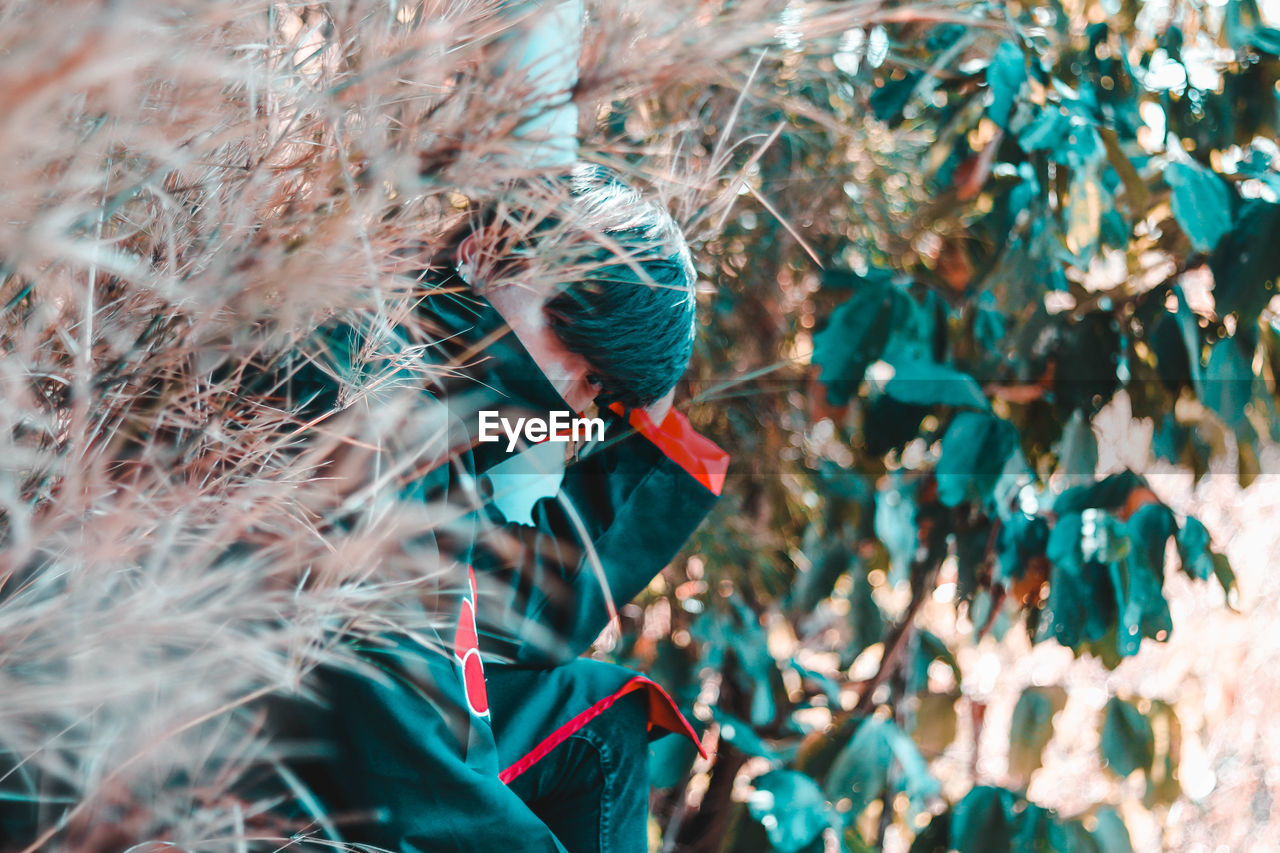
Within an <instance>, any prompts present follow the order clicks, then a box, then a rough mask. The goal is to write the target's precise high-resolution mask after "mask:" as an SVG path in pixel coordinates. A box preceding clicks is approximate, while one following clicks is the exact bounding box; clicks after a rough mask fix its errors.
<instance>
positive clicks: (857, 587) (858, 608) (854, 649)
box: [845, 572, 884, 663]
mask: <svg viewBox="0 0 1280 853" xmlns="http://www.w3.org/2000/svg"><path fill="white" fill-rule="evenodd" d="M849 627H850V630H851V635H850V638H849V647H848V648H847V649H846V650H845V654H846V655H847V656H849V658H850V663H852V659H854V658H857V656H858V655H860V654H862V653H863V652H864V651H866V649H867V647H869V646H872V645H875V644H876V643H878V642H880V641H881V639H883V637H884V616H883V615H882V614H881V613H880V606H879V605H878V604H876V600H875V598H874V596H872V594H871V582H870V581H869V580H867V576H866V574H865V573H863V572H854V575H853V588H852V589H850V590H849Z"/></svg>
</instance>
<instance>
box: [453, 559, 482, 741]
mask: <svg viewBox="0 0 1280 853" xmlns="http://www.w3.org/2000/svg"><path fill="white" fill-rule="evenodd" d="M467 591H468V593H469V595H465V596H463V598H462V608H461V610H460V611H459V613H458V628H457V630H456V631H455V632H454V634H453V656H454V657H455V658H456V659H457V661H458V664H459V665H460V666H461V667H462V692H463V693H464V694H465V695H466V697H467V710H469V711H470V712H471V713H472V714H475V715H476V716H477V717H481V718H482V719H486V720H487V719H489V693H488V691H487V690H486V689H485V685H484V663H483V662H481V660H480V639H479V636H478V634H477V633H476V573H475V570H474V569H473V568H471V567H470V566H467Z"/></svg>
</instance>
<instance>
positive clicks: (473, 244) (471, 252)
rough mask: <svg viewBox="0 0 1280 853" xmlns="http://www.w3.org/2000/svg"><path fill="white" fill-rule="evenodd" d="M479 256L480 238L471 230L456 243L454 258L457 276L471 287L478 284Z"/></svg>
mask: <svg viewBox="0 0 1280 853" xmlns="http://www.w3.org/2000/svg"><path fill="white" fill-rule="evenodd" d="M479 256H480V239H479V238H478V237H477V236H476V232H474V231H472V232H471V233H470V234H468V235H467V236H466V237H464V238H463V239H462V242H461V243H459V244H458V252H457V255H456V256H455V258H454V264H455V265H456V266H457V268H458V277H459V278H461V279H462V280H463V281H465V282H466V283H467V284H469V285H471V286H472V287H475V286H476V285H477V284H478V281H479V278H480V266H479V263H478V261H479Z"/></svg>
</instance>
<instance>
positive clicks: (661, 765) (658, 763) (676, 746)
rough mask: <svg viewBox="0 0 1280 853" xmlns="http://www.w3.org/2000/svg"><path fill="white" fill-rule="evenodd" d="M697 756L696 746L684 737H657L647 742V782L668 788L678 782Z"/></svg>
mask: <svg viewBox="0 0 1280 853" xmlns="http://www.w3.org/2000/svg"><path fill="white" fill-rule="evenodd" d="M697 757H698V748H697V747H696V746H694V745H693V742H692V741H690V740H689V739H688V738H684V737H664V738H659V739H658V740H655V741H653V742H651V743H650V744H649V784H650V785H652V786H653V787H655V788H670V787H672V786H674V785H677V784H679V782H680V780H681V779H683V778H684V775H685V774H686V773H688V772H689V768H691V767H692V766H693V762H694V760H695V759H696V758H697Z"/></svg>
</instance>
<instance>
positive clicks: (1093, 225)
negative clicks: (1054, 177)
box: [1066, 168, 1111, 266]
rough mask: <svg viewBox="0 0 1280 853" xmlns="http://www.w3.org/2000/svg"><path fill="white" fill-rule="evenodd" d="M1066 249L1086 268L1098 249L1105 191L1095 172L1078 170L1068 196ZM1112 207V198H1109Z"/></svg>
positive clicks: (1108, 201)
mask: <svg viewBox="0 0 1280 853" xmlns="http://www.w3.org/2000/svg"><path fill="white" fill-rule="evenodd" d="M1067 202H1068V203H1067V211H1066V213H1067V217H1066V218H1067V222H1066V224H1067V248H1068V249H1070V250H1071V253H1072V254H1073V255H1075V256H1076V258H1078V259H1080V263H1081V265H1082V266H1087V265H1088V263H1089V261H1090V260H1091V259H1092V258H1093V256H1094V254H1095V253H1096V252H1097V249H1098V236H1099V234H1100V233H1101V228H1102V207H1103V189H1102V186H1101V182H1100V181H1099V180H1098V175H1097V174H1096V173H1095V171H1094V170H1093V169H1089V168H1086V169H1077V170H1075V171H1074V173H1073V174H1072V176H1071V188H1070V189H1069V190H1068V193H1067ZM1106 202H1107V206H1108V207H1109V206H1110V203H1111V199H1110V198H1107V199H1106Z"/></svg>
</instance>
